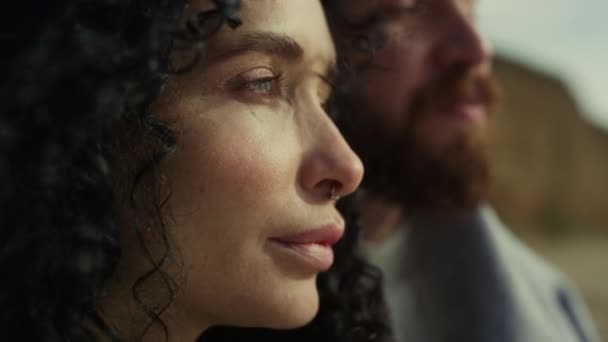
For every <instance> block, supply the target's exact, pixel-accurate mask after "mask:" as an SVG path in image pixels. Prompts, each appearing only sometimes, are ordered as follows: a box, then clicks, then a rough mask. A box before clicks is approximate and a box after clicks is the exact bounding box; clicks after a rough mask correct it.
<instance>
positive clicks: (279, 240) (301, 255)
mask: <svg viewBox="0 0 608 342" xmlns="http://www.w3.org/2000/svg"><path fill="white" fill-rule="evenodd" d="M343 234H344V227H341V226H338V225H327V226H323V227H321V228H317V229H311V230H307V231H304V232H300V233H294V234H287V235H283V236H280V237H276V238H271V239H270V241H271V242H272V243H273V244H274V245H275V246H277V247H279V248H280V250H281V251H282V252H284V253H285V254H286V255H288V256H291V257H293V258H294V259H297V260H298V261H299V262H301V263H304V264H306V265H307V266H308V267H311V268H312V269H314V270H315V271H317V272H322V271H327V270H328V269H329V268H330V267H331V265H332V264H333V262H334V252H333V250H332V248H331V247H332V246H333V245H334V244H335V243H336V242H338V240H340V238H341V237H342V235H343Z"/></svg>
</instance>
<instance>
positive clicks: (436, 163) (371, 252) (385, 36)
mask: <svg viewBox="0 0 608 342" xmlns="http://www.w3.org/2000/svg"><path fill="white" fill-rule="evenodd" d="M326 8H327V14H328V18H329V21H330V25H331V26H332V31H333V34H334V39H335V41H336V45H337V48H338V53H339V54H340V57H341V61H342V62H341V65H340V67H341V72H342V75H343V76H344V78H347V79H348V82H347V84H348V86H347V87H342V88H341V89H338V91H337V93H338V94H337V96H336V102H335V103H334V105H335V108H334V109H336V112H337V120H338V123H339V125H340V126H341V129H342V130H343V132H344V133H345V135H346V137H347V140H349V143H350V144H351V145H352V147H353V148H354V150H355V151H356V152H357V153H358V154H359V155H360V156H361V158H362V160H363V163H364V165H365V169H366V175H365V178H364V181H363V191H362V193H361V194H360V203H359V205H360V213H361V222H362V224H363V226H364V227H363V228H364V232H365V234H364V235H365V241H364V249H365V251H366V253H367V255H368V257H369V260H370V261H372V262H373V263H374V264H376V265H377V266H378V267H379V268H380V269H381V270H382V271H383V274H384V277H385V285H384V287H385V288H384V290H385V293H386V296H387V299H388V304H389V309H390V313H391V317H392V324H393V328H394V333H395V338H396V340H397V341H416V342H436V341H441V342H460V341H462V342H490V341H494V342H499V341H500V342H502V341H505V342H506V341H522V342H555V341H563V342H570V341H572V342H584V341H599V338H598V336H597V334H596V332H595V330H594V327H593V324H592V322H591V319H590V316H589V314H588V312H587V309H586V308H585V306H584V304H583V303H582V301H581V299H580V297H579V296H578V294H577V292H576V290H575V289H574V288H573V287H572V285H571V284H570V283H569V282H568V281H567V280H566V279H565V278H564V277H563V276H562V275H561V274H560V273H559V271H557V270H556V269H555V268H553V267H552V266H551V265H549V264H547V263H546V262H544V261H543V260H542V259H541V258H540V257H538V256H537V255H535V254H534V253H533V252H531V251H530V250H529V249H528V248H527V247H526V246H525V245H524V244H522V243H521V242H520V241H519V240H517V238H515V237H514V236H513V235H512V234H511V233H510V232H509V231H508V229H507V228H506V227H504V226H503V224H502V223H501V222H500V221H499V220H498V218H497V217H496V215H495V214H494V212H493V211H492V209H491V208H490V207H489V206H488V205H487V204H486V203H487V202H486V197H487V192H488V187H489V184H490V172H489V170H490V165H489V162H488V146H489V144H490V142H491V132H490V131H491V130H490V127H491V122H492V116H493V113H494V111H493V108H494V103H495V98H496V91H495V87H494V82H493V80H492V74H491V53H490V51H489V49H488V47H487V45H486V44H485V42H484V40H483V39H482V37H481V36H480V34H479V32H478V30H477V29H476V27H475V25H474V8H475V4H474V2H473V1H470V0H333V1H332V0H330V1H326Z"/></svg>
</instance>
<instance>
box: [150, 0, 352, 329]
mask: <svg viewBox="0 0 608 342" xmlns="http://www.w3.org/2000/svg"><path fill="white" fill-rule="evenodd" d="M212 7H213V6H212V5H211V1H202V0H200V1H191V3H190V4H189V6H188V8H187V9H186V16H188V15H193V14H195V13H197V12H200V11H203V10H207V9H209V8H212ZM241 18H242V20H243V25H242V26H240V27H238V28H237V29H235V30H233V29H231V28H229V27H223V28H222V29H221V30H220V31H219V32H218V33H216V34H214V35H212V36H211V38H210V39H209V40H208V42H207V44H206V46H205V54H204V55H203V57H202V59H201V61H200V63H199V64H198V65H197V66H196V67H195V68H194V69H193V70H192V71H190V72H188V73H185V74H183V75H179V76H176V77H174V78H173V79H172V80H170V81H169V82H168V84H167V86H166V87H165V89H164V91H163V94H162V95H161V97H160V98H159V100H158V101H157V103H156V104H155V106H154V111H155V113H157V114H158V115H159V116H160V117H161V118H162V119H163V120H167V121H168V122H171V123H172V128H173V129H174V130H175V131H176V132H177V135H178V138H177V150H176V151H175V152H174V153H173V154H171V155H170V157H169V158H168V159H167V160H165V161H164V162H163V164H162V167H163V172H164V173H165V175H166V179H167V182H166V185H167V186H168V188H167V190H168V191H170V192H171V196H170V200H169V203H168V206H167V212H169V213H170V217H171V220H169V221H168V228H167V229H168V232H169V238H170V240H171V242H172V247H173V249H174V250H175V251H176V253H177V254H178V255H179V256H180V260H181V261H182V263H183V269H180V272H181V275H182V277H180V281H179V283H178V284H179V290H178V291H177V297H176V299H175V301H174V302H173V306H174V307H175V308H176V312H177V314H178V315H179V317H180V319H184V320H192V321H193V322H197V321H200V322H205V323H209V324H212V325H213V324H222V325H239V326H256V327H273V328H289V327H297V326H301V325H304V324H305V323H307V322H308V321H310V320H311V319H312V318H313V316H314V315H315V313H316V312H317V308H318V293H317V290H316V285H315V280H316V276H317V274H318V273H319V272H320V271H324V270H325V269H326V268H328V267H329V264H330V263H331V260H332V255H331V252H330V251H331V249H330V248H329V247H328V246H329V245H331V244H332V243H333V242H335V240H336V239H337V238H338V237H339V236H340V234H341V232H342V230H343V229H344V221H343V219H342V218H341V216H340V214H339V213H338V212H337V211H336V209H335V202H334V201H333V200H332V199H331V195H330V194H331V192H332V187H333V188H334V192H335V194H336V195H340V196H344V195H347V194H349V193H351V192H352V191H354V190H355V188H356V187H357V186H358V184H359V182H360V180H361V177H362V173H363V170H362V169H363V168H362V165H361V162H360V161H359V159H358V158H357V156H356V155H354V154H353V152H352V151H351V150H350V148H349V147H348V145H347V144H346V142H345V141H344V140H343V138H342V136H341V135H340V133H339V132H338V130H337V129H336V127H335V126H334V124H333V123H332V121H331V120H330V118H329V117H328V116H327V113H326V112H325V111H324V109H323V104H324V103H325V101H326V100H327V98H328V96H329V94H330V90H331V89H330V85H329V83H328V79H329V78H330V77H331V76H330V71H331V70H332V68H333V65H334V62H335V52H334V46H333V43H332V41H331V38H330V35H329V33H328V29H327V27H326V23H325V19H324V14H323V12H322V9H321V5H320V3H319V1H318V0H299V1H281V0H255V1H253V0H249V1H247V0H245V1H243V4H242V11H241Z"/></svg>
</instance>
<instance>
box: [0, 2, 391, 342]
mask: <svg viewBox="0 0 608 342" xmlns="http://www.w3.org/2000/svg"><path fill="white" fill-rule="evenodd" d="M214 3H215V5H216V8H215V9H214V10H212V11H207V12H204V13H199V14H197V15H196V16H195V17H193V18H192V19H191V20H188V21H187V22H186V23H185V25H184V26H183V27H178V26H177V25H178V22H179V20H178V19H179V17H180V16H181V13H182V11H183V8H184V5H185V4H184V0H131V1H124V0H123V1H120V0H88V1H84V0H56V1H53V2H40V1H32V0H24V1H19V2H11V3H10V4H8V3H7V4H6V5H5V6H10V8H6V9H3V11H2V13H3V18H2V21H1V23H0V25H2V27H1V28H0V43H1V45H2V48H3V53H2V54H1V56H0V68H2V75H3V78H2V81H1V83H0V84H1V85H0V88H1V91H0V96H1V98H0V100H1V101H2V109H1V111H2V115H1V116H0V155H1V158H0V179H1V180H2V181H3V187H2V191H1V192H0V205H1V208H2V210H3V212H2V215H1V228H0V238H1V241H2V242H1V244H2V245H1V246H2V247H1V249H0V269H1V270H2V274H3V276H2V285H0V286H1V290H0V307H1V308H2V309H1V310H0V326H1V327H2V331H3V334H4V335H5V336H8V337H10V339H11V340H15V341H38V340H42V341H73V342H76V341H91V340H96V339H97V338H98V337H99V336H100V334H101V336H106V337H107V338H108V339H110V340H114V341H120V340H121V338H120V337H119V336H117V334H116V333H115V332H114V331H113V330H112V329H111V327H109V326H107V325H106V323H105V322H104V320H103V319H102V318H101V316H100V315H99V313H98V311H97V310H98V309H97V303H98V299H99V297H100V295H101V294H102V293H103V290H104V287H105V285H106V282H107V280H108V278H109V276H110V275H111V274H112V273H113V271H114V269H115V266H116V263H117V260H118V259H119V258H120V253H121V249H120V243H119V235H118V228H117V211H118V207H119V206H120V205H122V203H119V200H118V198H119V196H117V194H116V182H115V181H114V178H115V177H114V176H115V175H114V172H115V171H114V167H113V163H115V162H116V161H115V156H116V141H117V136H116V135H117V130H118V128H119V127H128V128H129V129H130V130H133V131H134V132H136V134H134V135H132V136H134V137H136V138H135V139H134V141H133V145H132V146H131V145H129V144H127V145H126V146H121V149H122V152H123V153H126V154H128V155H132V156H133V159H135V161H134V162H135V164H136V165H135V166H134V169H133V172H132V180H131V182H129V184H126V185H125V184H121V186H125V187H127V189H126V190H125V191H126V192H128V193H129V198H130V201H129V203H128V204H129V205H130V206H131V209H132V210H133V211H134V212H135V213H136V215H134V216H135V217H134V218H133V226H134V229H136V231H137V233H138V234H140V233H141V229H143V227H142V223H141V222H139V221H138V218H137V216H138V215H137V209H138V208H139V207H141V206H142V205H152V207H153V208H154V209H155V212H156V214H157V215H155V221H156V224H157V225H158V226H159V230H158V232H159V234H160V236H161V237H162V241H164V246H165V249H166V252H165V255H164V257H163V258H161V259H160V260H159V259H153V258H152V257H151V256H149V253H148V251H147V249H146V246H145V244H144V243H143V239H142V238H141V236H140V235H138V236H139V237H140V240H141V241H142V245H141V252H142V253H144V254H146V253H147V254H148V256H149V260H150V271H149V272H147V273H145V274H142V275H141V277H140V278H139V279H138V281H137V282H136V283H135V284H133V287H132V290H133V296H134V298H135V300H136V301H138V303H139V304H140V306H141V307H142V309H143V310H144V311H146V312H147V313H148V315H149V316H150V318H151V321H152V323H154V324H159V325H161V326H162V327H164V324H163V322H162V320H160V318H159V316H160V314H161V313H162V310H163V306H160V307H151V306H149V305H146V303H145V302H143V301H142V300H140V299H139V292H138V290H139V286H140V285H141V283H142V282H145V281H146V280H147V279H149V278H150V277H151V276H152V275H153V274H161V279H164V281H165V284H166V286H167V287H168V289H169V291H170V292H171V293H173V291H174V290H175V285H174V284H173V282H172V281H171V279H170V278H169V277H168V276H167V275H166V274H164V273H163V271H162V266H163V263H164V261H165V259H166V257H167V256H168V253H169V245H168V241H167V238H166V235H165V231H164V222H163V218H162V215H161V214H160V213H161V209H162V207H163V204H164V202H165V200H166V198H163V197H161V196H160V195H159V192H158V191H156V188H155V186H156V183H155V182H152V183H151V184H148V183H146V185H144V182H142V179H143V178H144V177H151V178H152V179H154V178H155V177H157V176H158V165H159V163H160V162H161V161H162V160H163V159H164V158H165V157H166V156H167V155H169V154H171V152H172V151H173V149H174V147H175V144H176V137H175V135H174V134H173V132H172V131H171V129H170V128H169V125H167V124H165V123H163V122H161V121H159V120H158V119H157V118H156V116H154V115H152V114H151V113H150V112H149V110H148V108H149V106H150V103H151V102H152V101H153V100H154V99H155V98H156V97H157V96H158V94H159V92H160V90H161V87H162V85H163V83H164V81H165V80H166V79H167V77H168V76H169V75H171V74H172V73H176V72H187V71H188V68H189V66H191V65H185V66H180V67H178V68H176V67H175V66H171V65H170V63H169V61H168V51H171V49H179V48H190V49H194V51H197V50H196V49H200V48H201V47H202V46H203V45H204V44H201V43H202V42H204V39H205V38H206V37H207V36H208V35H209V34H212V33H213V31H215V30H217V29H219V28H220V27H221V25H224V24H227V25H230V26H232V27H236V26H238V25H239V19H238V8H239V4H240V1H239V0H214ZM193 56H194V58H193V60H192V65H193V64H194V63H196V61H197V58H196V56H197V54H196V53H195V54H194V55H193ZM121 142H122V141H121ZM140 146H146V147H147V148H146V153H143V154H142V153H136V152H137V151H139V149H138V148H139V147H140ZM131 153H132V154H131ZM141 191H144V192H145V195H146V196H144V197H145V199H146V201H147V202H149V203H139V202H138V201H139V199H140V198H141V196H136V194H137V193H138V192H141ZM348 208H349V203H348V201H344V202H343V203H342V210H343V212H344V214H345V217H346V218H347V224H348V227H349V229H347V234H346V236H345V238H344V239H343V241H341V242H340V243H339V244H338V245H337V246H336V262H335V264H334V266H333V267H332V269H331V270H330V271H329V272H327V273H325V274H322V275H321V276H320V277H319V280H318V285H319V292H320V296H321V304H320V311H319V314H318V315H317V317H316V318H315V319H314V321H313V322H312V323H310V324H309V325H307V326H305V327H303V328H301V329H296V330H292V331H273V330H264V329H238V328H222V327H218V328H214V329H211V330H210V331H208V333H207V334H205V335H204V336H203V337H201V340H203V341H238V340H239V339H242V340H245V339H247V340H251V339H254V340H256V339H257V338H265V340H266V341H284V340H286V338H289V340H290V341H311V340H317V341H344V342H346V341H348V342H357V341H370V340H372V341H387V340H388V339H389V338H390V331H389V328H388V322H387V320H386V312H385V309H384V304H383V301H382V294H381V292H380V289H381V286H380V275H379V273H378V271H377V270H375V269H374V268H372V267H371V266H369V265H367V264H366V263H365V262H364V261H363V259H362V258H361V257H360V256H358V254H357V252H356V244H357V240H358V229H357V225H356V218H355V217H354V215H351V214H350V210H349V209H348ZM168 301H169V302H170V301H171V298H169V299H168ZM167 305H168V303H167ZM165 307H166V306H165ZM164 331H165V334H167V333H168V332H167V331H166V327H164ZM166 336H168V335H166Z"/></svg>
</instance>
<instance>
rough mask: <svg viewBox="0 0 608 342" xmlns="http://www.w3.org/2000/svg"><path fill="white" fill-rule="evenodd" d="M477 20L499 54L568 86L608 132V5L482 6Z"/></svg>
mask: <svg viewBox="0 0 608 342" xmlns="http://www.w3.org/2000/svg"><path fill="white" fill-rule="evenodd" d="M477 15H478V23H479V25H480V28H481V30H482V32H483V33H484V34H485V35H486V37H488V38H489V40H490V41H491V43H492V45H493V47H494V49H495V50H497V51H499V52H502V53H504V54H505V55H506V56H508V57H511V58H515V59H516V60H520V61H522V62H524V63H525V64H528V65H530V66H532V67H533V68H534V69H537V70H539V71H545V72H550V73H552V74H555V75H556V76H558V77H560V78H561V79H563V80H564V81H566V82H567V85H568V86H569V88H570V89H571V90H572V92H573V94H574V95H575V97H576V99H577V101H578V103H579V105H580V107H581V109H582V110H583V111H584V112H585V114H587V116H588V118H589V119H590V120H591V121H592V122H594V123H597V124H599V125H601V126H603V127H605V128H606V129H607V130H608V0H532V1H530V0H478V11H477Z"/></svg>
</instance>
